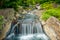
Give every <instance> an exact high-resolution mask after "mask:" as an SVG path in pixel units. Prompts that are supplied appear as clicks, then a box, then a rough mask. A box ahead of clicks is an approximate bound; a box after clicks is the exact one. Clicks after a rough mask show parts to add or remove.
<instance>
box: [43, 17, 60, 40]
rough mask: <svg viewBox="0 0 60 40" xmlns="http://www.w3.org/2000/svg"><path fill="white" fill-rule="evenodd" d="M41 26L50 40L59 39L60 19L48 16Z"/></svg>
mask: <svg viewBox="0 0 60 40" xmlns="http://www.w3.org/2000/svg"><path fill="white" fill-rule="evenodd" d="M43 28H44V31H45V32H46V34H47V35H48V36H49V37H50V39H51V40H60V21H59V20H58V19H57V18H55V17H50V18H49V19H48V20H47V21H46V23H45V24H44V26H43Z"/></svg>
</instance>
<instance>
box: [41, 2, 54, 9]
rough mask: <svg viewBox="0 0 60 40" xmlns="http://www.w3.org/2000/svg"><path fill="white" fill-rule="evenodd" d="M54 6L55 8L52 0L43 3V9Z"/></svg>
mask: <svg viewBox="0 0 60 40" xmlns="http://www.w3.org/2000/svg"><path fill="white" fill-rule="evenodd" d="M52 8H54V7H53V3H52V2H45V3H43V4H41V9H52Z"/></svg>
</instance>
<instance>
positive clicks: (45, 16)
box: [42, 14, 51, 21]
mask: <svg viewBox="0 0 60 40" xmlns="http://www.w3.org/2000/svg"><path fill="white" fill-rule="evenodd" d="M49 17H51V15H49V14H43V15H42V20H44V21H46V20H47V19H48V18H49Z"/></svg>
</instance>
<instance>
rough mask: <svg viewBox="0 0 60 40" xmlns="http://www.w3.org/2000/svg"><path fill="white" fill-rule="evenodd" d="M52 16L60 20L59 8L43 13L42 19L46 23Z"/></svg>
mask: <svg viewBox="0 0 60 40" xmlns="http://www.w3.org/2000/svg"><path fill="white" fill-rule="evenodd" d="M51 16H54V17H56V18H57V19H59V20H60V9H58V8H55V9H49V10H47V11H45V12H43V14H42V16H41V17H42V19H43V20H44V21H46V20H47V19H48V18H49V17H51Z"/></svg>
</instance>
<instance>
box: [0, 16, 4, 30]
mask: <svg viewBox="0 0 60 40" xmlns="http://www.w3.org/2000/svg"><path fill="white" fill-rule="evenodd" d="M3 18H4V17H3V16H1V15H0V30H1V29H2V24H3Z"/></svg>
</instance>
